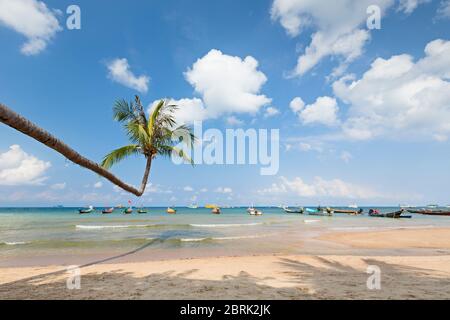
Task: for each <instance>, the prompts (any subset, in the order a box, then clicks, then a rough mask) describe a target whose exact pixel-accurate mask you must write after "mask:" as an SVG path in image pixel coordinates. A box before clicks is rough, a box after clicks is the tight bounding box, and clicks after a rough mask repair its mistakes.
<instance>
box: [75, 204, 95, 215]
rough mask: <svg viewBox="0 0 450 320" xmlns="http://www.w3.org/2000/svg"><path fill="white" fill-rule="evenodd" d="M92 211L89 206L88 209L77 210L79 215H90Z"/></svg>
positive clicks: (92, 208)
mask: <svg viewBox="0 0 450 320" xmlns="http://www.w3.org/2000/svg"><path fill="white" fill-rule="evenodd" d="M93 211H94V207H93V206H89V208H88V209H80V210H78V213H79V214H87V213H91V212H93Z"/></svg>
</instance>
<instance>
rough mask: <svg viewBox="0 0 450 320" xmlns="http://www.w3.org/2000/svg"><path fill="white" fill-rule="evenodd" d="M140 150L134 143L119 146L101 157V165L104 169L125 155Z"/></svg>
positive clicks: (137, 152) (136, 152)
mask: <svg viewBox="0 0 450 320" xmlns="http://www.w3.org/2000/svg"><path fill="white" fill-rule="evenodd" d="M140 152H141V149H140V147H139V146H138V145H136V144H131V145H128V146H124V147H121V148H119V149H116V150H113V151H111V152H110V153H109V154H107V155H106V156H105V157H104V158H103V161H102V163H101V166H102V167H103V168H105V169H109V168H111V167H112V166H113V165H115V164H116V163H118V162H120V161H122V160H123V159H125V158H126V157H128V156H130V155H132V154H139V153H140Z"/></svg>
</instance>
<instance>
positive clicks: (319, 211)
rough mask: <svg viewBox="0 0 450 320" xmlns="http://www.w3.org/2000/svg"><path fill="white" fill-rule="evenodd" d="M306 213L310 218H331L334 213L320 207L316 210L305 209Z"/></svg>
mask: <svg viewBox="0 0 450 320" xmlns="http://www.w3.org/2000/svg"><path fill="white" fill-rule="evenodd" d="M306 212H308V214H309V215H311V216H332V215H333V213H334V212H333V210H332V209H331V208H321V207H317V208H316V209H311V208H306Z"/></svg>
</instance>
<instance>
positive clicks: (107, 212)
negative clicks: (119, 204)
mask: <svg viewBox="0 0 450 320" xmlns="http://www.w3.org/2000/svg"><path fill="white" fill-rule="evenodd" d="M113 212H114V208H109V209H104V210H102V214H110V213H113Z"/></svg>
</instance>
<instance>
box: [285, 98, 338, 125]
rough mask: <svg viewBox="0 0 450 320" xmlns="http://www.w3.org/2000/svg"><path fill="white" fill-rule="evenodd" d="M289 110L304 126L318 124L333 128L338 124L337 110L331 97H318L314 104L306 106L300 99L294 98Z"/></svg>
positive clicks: (334, 100)
mask: <svg viewBox="0 0 450 320" xmlns="http://www.w3.org/2000/svg"><path fill="white" fill-rule="evenodd" d="M290 108H291V110H292V111H293V112H294V113H295V114H297V115H298V117H299V119H300V121H302V123H304V124H313V123H319V124H323V125H327V126H333V125H336V124H337V123H338V119H337V113H338V110H339V108H338V105H337V102H336V99H334V98H331V97H326V96H325V97H319V98H317V100H316V102H314V103H312V104H309V105H306V106H305V103H304V102H303V100H302V99H301V98H300V97H296V98H294V99H293V100H292V101H291V103H290Z"/></svg>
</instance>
